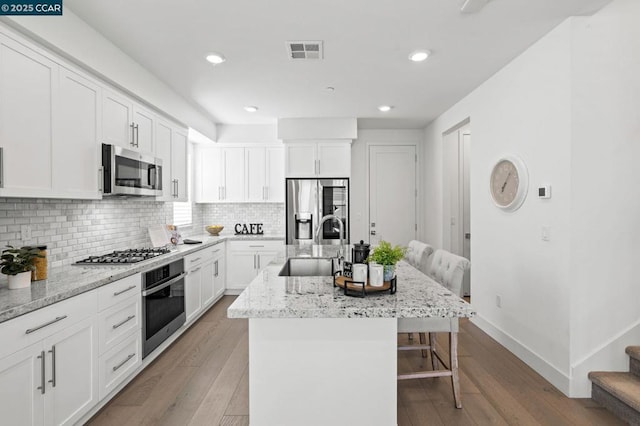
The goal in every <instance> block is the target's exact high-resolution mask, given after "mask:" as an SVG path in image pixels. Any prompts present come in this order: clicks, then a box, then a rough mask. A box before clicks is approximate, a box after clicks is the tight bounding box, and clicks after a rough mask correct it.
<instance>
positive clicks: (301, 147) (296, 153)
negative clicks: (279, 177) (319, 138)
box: [285, 142, 317, 177]
mask: <svg viewBox="0 0 640 426" xmlns="http://www.w3.org/2000/svg"><path fill="white" fill-rule="evenodd" d="M285 150H286V151H285V157H286V158H285V160H286V171H285V173H286V175H287V177H309V176H315V175H316V168H317V163H316V159H317V158H316V144H315V143H297V142H296V143H290V144H287V145H286V148H285Z"/></svg>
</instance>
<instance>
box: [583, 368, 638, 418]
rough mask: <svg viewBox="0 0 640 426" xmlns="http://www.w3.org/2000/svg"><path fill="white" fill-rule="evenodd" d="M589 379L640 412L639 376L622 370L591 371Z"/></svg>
mask: <svg viewBox="0 0 640 426" xmlns="http://www.w3.org/2000/svg"><path fill="white" fill-rule="evenodd" d="M589 380H591V381H592V382H593V383H594V384H596V385H598V386H600V387H601V388H603V389H604V390H606V391H607V392H609V393H610V394H611V395H613V396H615V397H616V398H618V399H619V400H620V401H622V402H624V403H625V404H627V405H628V406H630V407H631V408H633V409H634V410H636V411H639V412H640V377H638V376H635V375H634V374H632V373H628V372H624V371H592V372H590V373H589Z"/></svg>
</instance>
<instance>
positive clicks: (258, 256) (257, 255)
mask: <svg viewBox="0 0 640 426" xmlns="http://www.w3.org/2000/svg"><path fill="white" fill-rule="evenodd" d="M256 257H257V258H258V270H259V269H260V255H259V254H256Z"/></svg>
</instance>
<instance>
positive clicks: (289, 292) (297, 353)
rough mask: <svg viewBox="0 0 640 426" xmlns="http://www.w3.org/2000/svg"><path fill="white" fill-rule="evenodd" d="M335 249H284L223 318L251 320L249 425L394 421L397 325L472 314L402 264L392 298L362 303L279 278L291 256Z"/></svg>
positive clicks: (303, 280) (318, 283) (320, 282)
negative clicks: (404, 321)
mask: <svg viewBox="0 0 640 426" xmlns="http://www.w3.org/2000/svg"><path fill="white" fill-rule="evenodd" d="M338 249H339V247H338V246H335V245H331V246H294V245H289V246H286V248H285V250H284V252H283V253H282V255H281V256H279V257H278V258H277V259H276V260H274V261H273V262H272V263H271V264H270V265H269V266H268V267H267V268H265V270H263V271H262V272H261V273H260V274H259V275H258V276H257V277H256V278H255V279H254V280H253V281H252V282H251V284H250V285H249V286H248V287H247V289H246V290H245V291H244V292H243V293H242V294H241V295H240V296H239V297H238V298H237V299H236V301H235V302H234V303H233V304H232V305H231V306H230V307H229V309H228V311H227V314H228V316H229V317H230V318H248V319H249V389H250V391H249V395H250V403H249V405H250V418H251V424H252V425H253V426H260V425H274V424H279V425H294V424H306V425H311V424H317V425H326V424H332V425H341V424H344V425H348V424H367V425H391V424H395V423H396V402H397V395H396V389H397V384H396V379H397V348H396V345H397V343H396V341H397V337H396V336H397V319H398V318H433V317H437V318H455V317H472V316H474V315H475V311H474V310H473V308H472V307H471V305H469V304H468V303H466V302H465V301H464V300H462V299H460V298H459V297H457V296H455V295H454V294H452V293H451V292H450V291H448V290H447V289H445V288H444V287H442V286H441V285H440V284H438V283H436V282H435V281H433V280H432V279H430V278H429V277H427V276H426V275H424V274H422V273H421V272H420V271H418V270H417V269H415V268H413V267H412V266H410V265H409V264H407V263H405V262H400V263H399V264H398V265H397V277H398V290H397V292H396V293H395V294H393V295H390V294H387V293H384V294H377V295H367V296H366V297H364V298H356V297H348V296H345V295H344V294H343V292H342V290H341V289H339V288H337V287H334V286H333V278H332V277H331V276H324V277H322V276H314V277H302V276H295V277H294V276H289V277H285V276H280V275H279V273H280V270H281V269H282V265H283V264H284V263H285V261H286V260H287V259H289V258H292V257H319V258H327V257H334V256H335V255H336V254H337V251H338ZM346 252H347V253H348V252H349V250H347V251H346ZM283 407H286V409H283Z"/></svg>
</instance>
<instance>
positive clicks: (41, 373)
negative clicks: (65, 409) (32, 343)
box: [36, 351, 46, 395]
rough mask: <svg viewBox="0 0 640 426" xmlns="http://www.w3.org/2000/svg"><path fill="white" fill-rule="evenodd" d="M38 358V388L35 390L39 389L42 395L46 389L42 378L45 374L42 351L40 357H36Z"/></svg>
mask: <svg viewBox="0 0 640 426" xmlns="http://www.w3.org/2000/svg"><path fill="white" fill-rule="evenodd" d="M38 358H39V359H40V386H38V387H37V388H36V389H39V390H40V393H41V394H42V395H44V392H45V388H46V383H45V378H44V375H45V373H46V367H45V365H44V351H41V352H40V355H38Z"/></svg>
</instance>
